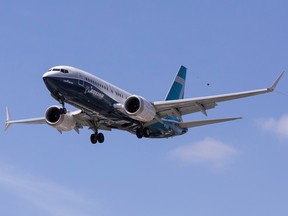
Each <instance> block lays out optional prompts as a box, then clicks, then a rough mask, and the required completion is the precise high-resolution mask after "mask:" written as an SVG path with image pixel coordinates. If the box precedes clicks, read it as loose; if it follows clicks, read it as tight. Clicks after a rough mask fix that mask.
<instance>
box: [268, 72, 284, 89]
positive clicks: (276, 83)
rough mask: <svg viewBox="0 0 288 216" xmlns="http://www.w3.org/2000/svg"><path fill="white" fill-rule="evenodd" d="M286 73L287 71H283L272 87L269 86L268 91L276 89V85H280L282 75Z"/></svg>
mask: <svg viewBox="0 0 288 216" xmlns="http://www.w3.org/2000/svg"><path fill="white" fill-rule="evenodd" d="M284 73H285V71H283V72H282V73H281V74H280V75H279V77H278V78H277V79H276V80H275V82H274V83H273V85H272V86H271V87H270V88H268V89H267V90H268V91H271V92H272V91H274V90H275V88H276V86H277V85H278V82H279V81H280V79H281V78H282V76H283V75H284Z"/></svg>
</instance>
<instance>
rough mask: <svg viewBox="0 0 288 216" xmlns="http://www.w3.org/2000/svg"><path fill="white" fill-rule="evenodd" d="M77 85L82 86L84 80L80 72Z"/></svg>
mask: <svg viewBox="0 0 288 216" xmlns="http://www.w3.org/2000/svg"><path fill="white" fill-rule="evenodd" d="M78 85H80V86H83V87H84V80H83V76H82V74H81V73H80V72H79V73H78Z"/></svg>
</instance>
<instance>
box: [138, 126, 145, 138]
mask: <svg viewBox="0 0 288 216" xmlns="http://www.w3.org/2000/svg"><path fill="white" fill-rule="evenodd" d="M143 135H144V134H143V129H142V128H137V130H136V136H137V138H138V139H141V138H143Z"/></svg>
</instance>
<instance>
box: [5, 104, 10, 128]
mask: <svg viewBox="0 0 288 216" xmlns="http://www.w3.org/2000/svg"><path fill="white" fill-rule="evenodd" d="M10 126H11V116H10V113H9V109H8V107H6V123H5V131H7V130H8V128H9V127H10Z"/></svg>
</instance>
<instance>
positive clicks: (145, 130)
mask: <svg viewBox="0 0 288 216" xmlns="http://www.w3.org/2000/svg"><path fill="white" fill-rule="evenodd" d="M150 134H151V131H150V129H149V128H144V130H143V136H144V137H149V136H150Z"/></svg>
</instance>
